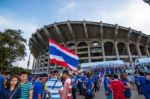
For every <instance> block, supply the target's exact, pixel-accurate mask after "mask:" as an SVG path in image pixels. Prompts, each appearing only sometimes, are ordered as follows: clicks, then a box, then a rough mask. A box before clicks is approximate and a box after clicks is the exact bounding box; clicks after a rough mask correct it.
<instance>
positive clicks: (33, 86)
mask: <svg viewBox="0 0 150 99" xmlns="http://www.w3.org/2000/svg"><path fill="white" fill-rule="evenodd" d="M100 86H103V87H104V89H105V95H106V99H130V98H131V96H132V91H131V89H132V88H133V87H135V86H136V89H137V93H138V94H139V95H144V96H145V99H150V72H146V73H145V72H142V71H136V72H135V73H134V74H132V76H131V74H128V73H126V72H125V70H123V68H118V70H117V71H115V69H104V68H102V69H90V70H85V71H82V72H80V73H73V72H69V71H68V70H64V71H58V70H53V71H51V72H49V74H45V73H44V74H37V75H32V76H31V75H28V72H26V71H22V72H21V73H20V74H19V75H11V73H10V72H8V71H6V72H2V73H1V75H0V99H77V95H82V96H83V97H85V99H93V98H94V97H95V93H96V92H99V90H101V89H100V88H101V87H100ZM99 99H101V98H99Z"/></svg>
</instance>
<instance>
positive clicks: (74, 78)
mask: <svg viewBox="0 0 150 99" xmlns="http://www.w3.org/2000/svg"><path fill="white" fill-rule="evenodd" d="M71 83H72V98H73V99H76V90H77V84H78V78H77V76H76V74H75V73H73V76H72V78H71Z"/></svg>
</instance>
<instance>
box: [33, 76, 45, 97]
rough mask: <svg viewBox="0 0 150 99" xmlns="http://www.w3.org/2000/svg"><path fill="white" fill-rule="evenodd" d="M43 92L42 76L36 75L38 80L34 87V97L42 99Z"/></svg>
mask: <svg viewBox="0 0 150 99" xmlns="http://www.w3.org/2000/svg"><path fill="white" fill-rule="evenodd" d="M42 94H43V84H42V82H41V77H40V76H39V75H38V76H36V81H35V83H34V87H33V99H42Z"/></svg>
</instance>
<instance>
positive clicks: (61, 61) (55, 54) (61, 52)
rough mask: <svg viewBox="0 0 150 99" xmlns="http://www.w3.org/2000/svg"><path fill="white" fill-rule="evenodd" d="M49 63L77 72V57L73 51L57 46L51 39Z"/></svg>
mask: <svg viewBox="0 0 150 99" xmlns="http://www.w3.org/2000/svg"><path fill="white" fill-rule="evenodd" d="M49 53H50V63H53V64H58V65H60V66H63V67H69V68H70V69H72V70H73V71H74V72H77V66H78V61H79V59H78V55H77V54H76V53H74V52H73V51H70V50H69V49H67V48H65V47H63V46H61V45H59V44H58V43H56V42H55V41H53V40H52V39H49Z"/></svg>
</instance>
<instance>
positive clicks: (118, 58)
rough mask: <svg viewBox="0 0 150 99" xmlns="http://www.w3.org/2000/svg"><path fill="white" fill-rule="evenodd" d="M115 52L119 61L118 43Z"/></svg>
mask: <svg viewBox="0 0 150 99" xmlns="http://www.w3.org/2000/svg"><path fill="white" fill-rule="evenodd" d="M115 52H116V56H117V60H119V59H120V58H119V53H118V47H117V42H115Z"/></svg>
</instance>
